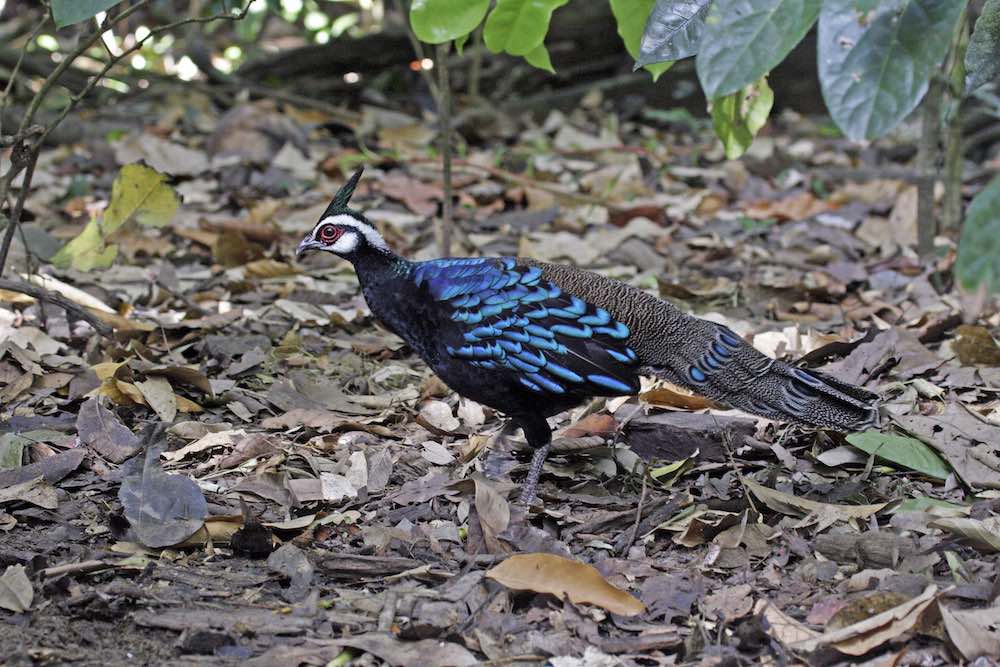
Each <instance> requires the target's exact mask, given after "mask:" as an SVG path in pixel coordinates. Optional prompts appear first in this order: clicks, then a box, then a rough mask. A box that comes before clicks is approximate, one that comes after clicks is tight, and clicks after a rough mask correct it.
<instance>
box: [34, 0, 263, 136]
mask: <svg viewBox="0 0 1000 667" xmlns="http://www.w3.org/2000/svg"><path fill="white" fill-rule="evenodd" d="M149 1H150V0H139V2H137V3H136V4H134V5H132V6H131V7H128V8H126V9H124V10H122V11H121V12H120V13H119V14H118V16H116V17H115V18H114V19H112V20H110V21H106V23H107V24H108V25H109V26H111V25H114V24H115V23H117V22H118V21H121V20H124V19H126V18H128V17H129V16H131V15H132V14H134V13H135V12H137V11H138V10H139V9H140V8H142V7H144V6H145V5H147V4H149ZM251 1H252V0H251ZM107 29H108V28H102V27H101V26H98V28H97V29H96V30H95V31H94V32H92V33H91V34H89V35H87V36H86V37H85V38H84V39H83V40H82V41H81V42H80V44H79V45H78V46H77V47H76V48H75V49H73V51H72V53H70V54H69V55H67V56H66V57H65V58H63V59H62V61H60V62H59V64H58V65H56V68H55V69H54V70H52V73H51V74H49V75H48V76H47V77H45V81H43V82H42V85H41V87H40V88H39V89H38V92H36V93H35V96H34V97H32V98H31V104H29V105H28V109H27V110H26V111H25V112H24V118H22V119H21V126H20V127H19V128H18V130H17V134H18V135H19V136H21V135H23V134H24V132H25V131H26V130H27V129H28V127H30V126H31V124H32V122H33V121H34V119H35V114H36V113H38V109H39V108H40V107H41V106H42V102H43V101H44V100H45V98H46V97H47V96H48V94H49V91H50V90H52V87H53V86H55V85H56V82H57V81H58V80H59V77H60V76H62V73H63V72H65V71H66V69H67V68H68V67H69V66H70V65H71V64H73V62H74V61H75V60H76V59H77V58H79V57H80V56H82V55H83V54H84V53H86V51H87V50H88V49H89V48H90V47H92V46H93V45H94V42H96V41H97V40H98V39H100V37H101V35H102V34H103V33H104V31H105V30H107ZM102 75H103V72H102V73H101V74H100V75H98V76H97V78H100V76H102ZM74 106H75V105H74ZM58 124H59V121H56V122H55V123H54V125H58Z"/></svg>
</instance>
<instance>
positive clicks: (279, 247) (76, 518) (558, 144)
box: [0, 92, 1000, 667]
mask: <svg viewBox="0 0 1000 667" xmlns="http://www.w3.org/2000/svg"><path fill="white" fill-rule="evenodd" d="M170 99H172V102H171V103H169V104H166V103H163V102H161V103H158V104H148V105H147V106H143V105H142V104H143V103H141V102H139V101H133V102H131V104H134V105H136V107H135V108H130V109H128V111H129V112H130V113H131V114H132V115H133V118H141V119H143V121H144V126H142V127H138V128H136V127H133V128H132V129H129V128H128V127H126V128H124V129H123V131H122V132H118V133H115V136H113V137H109V138H105V137H101V138H100V139H95V140H92V141H84V142H81V143H79V144H77V145H73V146H64V147H60V148H53V149H51V150H48V151H46V152H44V153H43V154H42V157H41V160H40V163H39V165H38V168H37V170H36V174H35V178H34V189H33V191H32V192H31V193H30V195H29V196H28V199H27V205H26V210H27V212H28V213H29V215H30V217H29V219H30V220H31V222H29V223H28V224H26V225H25V226H24V229H23V234H21V235H20V236H19V238H18V239H17V241H16V244H15V248H14V253H13V256H12V260H11V266H10V267H8V270H10V269H11V268H12V269H13V270H14V271H16V272H18V273H36V272H38V273H42V274H44V275H47V276H50V277H51V278H52V280H50V282H49V285H50V286H51V287H52V288H53V289H55V290H57V291H60V292H61V293H63V294H64V295H66V296H68V297H69V298H70V299H72V300H74V301H77V302H83V301H85V300H86V299H90V301H89V302H88V303H90V304H91V305H92V306H93V307H94V308H95V309H97V310H101V309H105V313H104V315H102V316H101V317H102V319H104V320H105V321H106V322H108V323H110V324H112V325H113V326H114V327H115V333H114V335H113V337H112V338H108V339H105V338H102V337H101V336H99V335H96V334H95V332H94V330H93V329H92V328H90V326H89V325H88V324H86V323H85V322H82V321H78V320H75V319H70V320H68V319H67V317H66V314H65V313H64V312H63V311H61V310H59V309H57V308H54V307H50V306H45V307H41V306H40V305H39V304H37V303H33V302H32V301H31V300H30V299H28V298H26V297H24V296H23V295H19V294H13V293H5V292H0V420H2V421H0V575H2V576H0V627H2V629H0V663H3V664H5V665H31V664H66V663H72V664H80V665H119V664H130V665H131V664H173V665H195V664H213V665H215V664H247V665H295V664H310V665H324V664H332V665H376V664H387V665H473V664H491V665H541V664H545V663H546V661H548V664H551V665H554V666H556V667H604V666H611V665H673V664H692V665H696V664H697V665H738V664H743V665H750V664H755V665H770V664H774V665H778V664H784V665H791V664H822V665H841V664H862V665H872V666H875V665H879V666H882V665H924V666H931V665H948V664H958V663H962V662H964V661H969V664H975V665H978V666H980V667H982V666H985V665H996V664H1000V663H998V662H996V660H995V659H993V658H989V657H979V658H976V656H997V655H1000V632H998V630H997V628H998V627H1000V606H998V602H997V596H998V592H1000V591H998V589H997V587H996V582H997V581H998V575H1000V571H998V567H1000V560H998V557H997V553H998V552H1000V519H998V509H1000V504H998V497H1000V493H998V489H1000V455H998V454H1000V452H997V450H996V447H997V443H1000V348H998V346H997V343H996V342H995V339H994V338H993V336H995V335H997V333H998V332H1000V316H998V314H997V312H996V310H995V309H994V308H992V307H991V306H988V305H984V304H983V303H982V302H981V301H979V302H977V301H976V300H975V299H973V298H970V297H967V296H963V295H961V294H959V292H958V291H957V290H956V289H955V288H954V286H953V284H952V279H951V272H950V268H951V265H952V263H953V262H954V259H955V246H954V243H953V242H951V243H949V242H948V241H946V240H942V244H941V245H939V247H938V251H939V252H938V258H937V260H936V262H935V263H934V264H933V265H931V266H927V265H924V264H922V263H921V262H920V261H918V259H917V257H916V255H915V254H914V252H913V246H914V244H915V241H916V217H917V216H916V206H917V203H916V199H917V197H916V188H915V186H913V185H911V184H909V183H908V182H906V181H904V180H898V179H896V178H893V177H892V176H893V175H894V174H899V173H900V172H901V171H902V170H904V169H906V168H907V167H908V165H909V163H910V161H911V160H912V158H913V151H912V149H911V144H910V143H908V140H907V136H906V135H905V130H904V131H901V133H900V134H897V135H896V136H893V137H890V138H888V139H885V140H880V141H877V142H874V143H872V144H870V145H868V146H865V147H860V146H857V145H854V144H851V143H849V142H847V141H846V140H844V139H842V138H839V137H837V136H835V134H833V133H831V132H830V127H829V126H828V125H826V124H824V123H823V122H822V121H813V120H811V119H808V118H802V117H799V116H797V115H795V114H794V113H791V112H786V113H784V114H782V115H781V116H780V117H779V118H777V119H775V120H772V122H771V125H770V126H769V127H768V128H767V129H766V130H765V134H764V136H761V137H759V138H758V139H757V140H756V141H755V142H754V145H753V147H752V149H751V151H750V153H749V155H748V156H746V157H745V158H744V159H742V160H740V161H726V160H725V159H724V156H723V154H722V150H721V147H720V146H719V144H718V142H717V141H716V140H715V139H713V138H712V134H711V131H710V128H709V127H707V126H706V125H705V123H704V121H700V120H697V119H694V118H690V117H685V116H683V115H671V116H666V115H664V114H657V113H655V112H654V113H651V114H645V115H643V114H633V115H632V116H630V117H627V118H625V117H622V116H621V115H619V114H618V113H617V112H616V111H614V110H613V109H612V108H611V106H610V104H608V103H607V102H606V101H605V100H602V99H601V98H600V97H599V96H596V95H592V96H589V97H588V98H586V99H585V100H584V102H583V104H581V105H580V106H579V108H577V109H576V110H574V111H573V112H572V113H568V114H562V113H560V112H558V111H553V112H551V113H550V114H549V115H548V117H546V118H542V119H538V121H537V122H533V121H531V120H530V119H527V118H522V119H498V120H497V122H496V123H492V124H486V123H483V124H481V125H480V127H479V135H480V136H479V137H477V140H476V143H475V144H470V145H466V144H464V143H462V144H461V146H459V149H460V150H459V152H460V155H461V158H460V159H457V160H456V167H455V181H456V187H457V206H456V215H457V218H458V219H457V221H456V236H455V238H456V243H455V245H456V248H455V249H454V250H453V253H454V254H459V255H471V254H483V255H510V254H519V255H523V256H529V257H535V258H539V259H544V260H550V261H555V262H574V263H577V264H579V265H581V266H585V267H588V268H592V269H595V270H598V271H601V272H603V273H606V274H608V275H611V276H614V277H616V278H619V279H621V280H624V281H627V282H629V283H631V284H634V285H636V286H639V287H641V288H643V289H647V290H650V291H652V292H654V293H657V294H659V295H662V296H663V297H664V298H668V299H670V300H671V301H673V302H674V303H676V304H677V305H679V306H680V307H681V308H683V309H685V310H688V311H690V312H694V313H696V314H698V315H700V316H702V317H707V318H709V319H712V320H714V321H717V322H721V323H725V324H726V325H727V326H729V327H731V328H732V329H734V330H735V331H737V332H738V333H739V334H740V335H741V336H744V337H745V338H746V340H748V341H750V342H752V343H753V344H754V345H755V346H756V347H758V348H759V349H761V350H762V351H765V352H767V353H768V354H771V355H773V356H778V357H782V358H786V359H800V358H802V359H803V360H804V362H805V363H806V364H808V365H809V366H810V367H815V368H820V369H823V370H825V371H828V372H831V373H833V374H835V375H837V376H838V377H840V378H841V379H844V380H847V381H850V382H855V383H858V384H863V385H865V386H867V387H868V388H870V389H872V390H875V391H878V392H879V393H880V394H881V395H882V396H883V398H884V412H885V424H884V425H883V427H882V428H881V429H880V430H879V431H873V432H868V433H865V434H852V435H850V436H848V437H846V438H845V436H844V435H841V434H835V433H829V432H815V431H811V430H804V429H801V428H797V427H791V426H788V425H784V424H780V423H775V422H771V421H768V420H764V419H760V418H755V417H751V416H748V415H746V414H743V413H739V412H736V411H731V410H726V409H725V408H724V406H717V405H713V404H711V403H708V402H707V401H705V400H704V399H702V398H700V397H697V396H692V395H689V394H687V393H685V392H683V391H681V390H679V389H678V388H676V387H670V386H667V385H664V384H663V383H661V382H653V381H649V382H648V383H646V384H644V387H643V393H642V394H641V396H639V397H637V398H616V399H595V400H594V401H592V402H591V403H589V404H587V405H585V406H583V407H581V408H579V409H576V410H572V411H570V412H566V413H564V414H562V415H559V416H558V417H556V418H554V419H553V420H551V421H552V423H553V425H554V426H555V427H556V428H557V429H558V430H557V433H556V442H555V446H554V452H553V454H552V455H551V456H550V458H549V461H548V463H547V464H546V466H545V470H544V473H543V477H542V483H541V485H540V489H539V498H540V501H541V502H540V503H539V504H536V506H535V507H534V508H533V509H532V511H531V512H530V513H528V514H527V515H526V514H525V512H524V510H523V509H521V508H520V507H518V506H517V505H516V504H515V503H514V502H513V500H514V499H515V498H516V497H517V493H518V490H519V483H520V481H521V480H522V479H523V476H524V473H525V471H526V468H527V461H528V456H529V454H528V452H527V450H526V446H525V445H524V443H523V440H521V438H520V436H519V435H514V436H512V437H508V438H506V439H502V438H497V437H495V436H496V434H497V433H498V431H499V429H500V427H501V425H502V423H503V421H502V417H501V416H500V415H497V414H494V413H493V412H492V411H490V410H484V409H483V408H482V407H480V406H478V405H477V404H475V403H471V402H468V401H465V400H464V399H459V398H458V397H457V396H456V395H454V394H453V393H451V392H450V391H449V390H448V388H447V387H445V386H444V385H442V383H441V382H440V381H439V380H437V379H436V378H435V377H434V376H433V375H432V374H430V372H429V371H428V369H427V368H426V366H425V365H424V364H423V363H422V362H421V361H420V360H419V359H418V358H416V357H415V356H414V355H413V354H412V352H411V351H410V350H409V349H408V348H407V347H406V346H405V345H404V344H403V343H402V341H400V340H399V339H398V338H396V337H395V336H393V335H392V334H390V333H387V332H386V331H385V330H384V329H383V328H381V327H380V326H379V325H378V324H377V323H376V322H374V321H373V320H372V318H371V316H370V314H369V312H368V310H367V308H366V307H365V304H364V300H363V299H362V298H361V296H360V294H359V290H358V286H357V281H356V279H355V277H354V275H353V272H352V271H351V269H350V267H349V266H348V265H347V264H346V263H345V262H343V261H341V260H339V259H337V258H335V257H333V256H330V255H326V254H321V256H311V257H308V258H306V259H305V260H304V261H302V262H297V261H295V259H294V249H295V247H296V245H297V243H298V241H299V240H300V239H301V237H302V235H303V234H304V233H306V232H307V231H308V230H309V229H311V228H312V226H313V224H314V223H315V222H316V221H317V220H318V218H319V216H320V214H321V212H322V211H323V209H324V208H325V207H326V205H327V203H328V201H329V198H330V196H331V195H332V193H333V192H334V191H335V190H336V188H337V187H339V185H340V184H341V183H343V180H344V177H345V174H349V173H350V172H351V171H352V170H353V168H354V167H355V166H357V165H358V164H362V163H364V164H365V165H366V168H367V170H366V172H365V178H364V179H363V180H362V182H361V185H360V187H359V189H358V191H357V194H356V195H355V197H354V200H353V204H354V205H355V206H357V207H359V208H361V209H363V210H365V211H366V215H368V217H369V218H370V219H371V220H373V221H374V222H376V223H377V224H378V225H379V227H380V229H382V230H383V232H384V235H385V236H386V238H387V240H388V241H389V242H390V244H391V245H392V246H393V247H394V248H396V249H397V250H398V251H399V252H401V253H403V254H405V255H407V256H409V257H411V258H420V259H424V258H430V257H434V256H436V252H437V251H436V245H435V241H434V233H433V229H432V220H433V219H435V217H436V216H437V215H438V214H439V209H440V204H441V200H442V196H443V192H442V185H441V176H440V171H439V167H438V162H437V161H436V159H435V158H434V155H435V152H434V150H433V147H432V146H431V141H432V139H433V136H434V133H433V129H432V127H433V125H432V123H430V122H428V121H426V120H424V119H420V118H415V117H410V116H407V115H405V114H402V113H398V112H388V111H384V110H379V109H376V108H373V107H372V108H366V109H364V110H363V111H362V115H361V122H360V125H359V126H358V127H357V128H355V129H356V130H357V132H358V133H360V134H361V135H362V136H364V138H365V144H364V145H365V146H366V148H367V149H368V150H371V151H373V152H372V153H368V154H363V153H361V152H360V151H359V150H358V148H357V147H358V143H357V141H356V135H355V132H354V131H350V130H348V129H346V128H344V127H343V126H342V125H340V124H338V123H337V122H336V120H335V119H331V118H328V117H326V116H324V115H323V114H322V113H318V112H312V111H302V110H299V109H294V108H286V107H281V108H278V107H277V106H276V105H274V104H270V103H267V102H253V103H246V104H244V105H242V106H240V107H237V110H235V111H231V112H229V113H228V114H226V115H225V116H221V117H220V114H219V112H217V111H216V110H215V109H214V107H213V106H212V104H211V103H210V102H209V100H208V99H207V98H202V97H200V96H198V94H197V93H195V92H189V94H187V95H186V96H185V97H184V98H182V99H178V98H170ZM118 111H121V109H119V110H118ZM501 121H502V122H501ZM139 161H142V162H144V163H145V164H146V165H148V166H151V167H153V168H155V169H157V170H159V171H160V172H162V173H164V174H168V175H169V177H170V184H171V185H172V186H173V187H174V188H175V189H176V191H177V193H179V195H180V197H181V198H182V200H183V203H182V204H181V205H180V207H179V209H178V211H177V212H176V214H175V215H174V216H173V217H172V219H171V220H170V222H169V224H167V225H166V226H162V227H152V226H140V225H138V224H135V223H134V222H130V223H128V224H126V225H124V226H123V227H122V228H121V229H120V230H119V231H118V232H116V234H115V237H114V238H113V239H112V240H113V242H114V243H115V244H116V245H117V259H116V260H115V262H114V264H113V265H111V266H110V267H109V268H96V269H95V270H89V271H84V270H80V268H81V267H82V263H83V262H84V261H85V260H86V256H87V254H86V253H81V254H80V255H79V256H78V257H77V258H76V261H77V266H76V268H73V267H68V268H62V269H56V268H54V267H53V266H52V265H50V264H48V263H47V260H48V259H50V258H51V257H52V256H53V254H54V253H55V251H56V250H58V249H59V248H60V247H61V246H62V245H63V244H64V243H66V241H68V240H69V239H71V238H73V237H75V236H77V235H78V234H79V233H80V232H81V231H83V230H84V228H85V223H86V222H87V221H88V220H89V219H90V218H91V216H96V217H98V218H100V217H102V216H106V215H107V214H108V212H107V211H106V210H105V207H106V206H107V205H108V201H109V199H110V198H111V186H112V182H113V181H114V179H115V178H116V176H117V175H118V173H119V169H120V168H121V167H122V166H124V165H126V164H132V163H136V162H139ZM998 171H1000V156H994V157H993V158H992V159H990V160H987V161H984V162H983V163H982V164H979V165H975V166H972V165H970V168H969V169H968V171H967V180H966V192H967V194H968V195H969V196H971V194H973V193H974V192H976V191H977V190H978V189H979V188H980V187H982V185H983V184H984V183H985V182H986V181H987V180H988V179H989V178H990V177H991V176H992V174H995V173H996V172H998ZM25 243H26V244H27V248H28V249H29V250H30V255H31V257H32V259H31V261H29V258H28V256H27V254H26V253H25ZM91 250H93V248H91ZM84 268H85V267H84ZM71 286H72V287H75V288H77V289H78V290H83V292H85V293H86V295H83V294H81V293H78V292H74V291H72V287H71ZM486 381H488V378H485V377H484V382H486ZM162 427H166V432H165V433H164V431H163V428H162ZM192 480H193V481H192ZM206 515H207V517H208V518H207V519H205V516H206ZM237 531H238V532H237ZM234 535H235V537H234ZM272 548H275V549H276V550H274V551H273V552H271V550H272ZM518 553H534V554H543V556H536V557H533V558H531V559H523V558H522V559H516V558H515V559H509V556H510V555H511V554H518ZM583 564H589V565H590V566H592V568H589V567H586V566H584V565H583ZM540 567H544V568H545V570H544V575H543V576H539V574H538V572H539V568H540Z"/></svg>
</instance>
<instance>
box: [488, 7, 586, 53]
mask: <svg viewBox="0 0 1000 667" xmlns="http://www.w3.org/2000/svg"><path fill="white" fill-rule="evenodd" d="M567 2H569V0H497V4H496V7H494V8H493V11H492V12H490V15H489V16H488V17H487V18H486V25H485V26H484V27H483V41H484V42H485V43H486V47H487V48H488V49H489V50H490V51H493V52H494V53H500V52H501V51H506V52H507V53H510V54H511V55H515V56H528V55H529V54H531V56H532V59H533V60H534V61H535V62H534V63H532V64H533V65H536V67H537V66H538V65H537V63H547V64H548V69H550V70H551V68H552V64H551V62H549V56H548V51H545V54H544V56H543V55H542V54H541V52H540V51H539V47H540V48H541V49H545V46H544V41H545V34H546V33H547V32H548V31H549V21H550V20H551V19H552V12H554V11H555V10H556V9H558V8H559V7H562V6H563V5H565V4H566V3H567ZM529 62H531V61H530V60H529Z"/></svg>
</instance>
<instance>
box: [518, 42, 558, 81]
mask: <svg viewBox="0 0 1000 667" xmlns="http://www.w3.org/2000/svg"><path fill="white" fill-rule="evenodd" d="M524 59H525V60H527V61H528V64H529V65H531V66H532V67H537V68H538V69H543V70H545V71H546V72H550V73H552V74H555V73H556V70H555V68H553V67H552V60H551V59H550V58H549V50H548V49H547V48H545V44H544V43H542V44H539V45H538V46H536V47H535V48H533V49H532V50H531V51H529V52H528V53H526V54H524Z"/></svg>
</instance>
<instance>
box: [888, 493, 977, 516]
mask: <svg viewBox="0 0 1000 667" xmlns="http://www.w3.org/2000/svg"><path fill="white" fill-rule="evenodd" d="M969 511H970V508H969V506H968V505H959V504H957V503H949V502H948V501H947V500H938V499H937V498H928V497H927V496H919V497H917V498H907V499H906V500H904V501H903V502H901V503H899V504H898V505H896V506H895V507H893V508H892V511H891V512H890V514H898V513H900V512H925V513H927V514H934V515H935V516H969Z"/></svg>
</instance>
